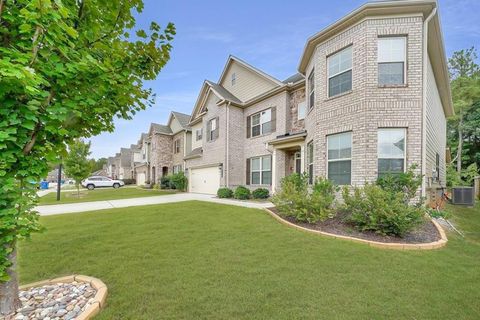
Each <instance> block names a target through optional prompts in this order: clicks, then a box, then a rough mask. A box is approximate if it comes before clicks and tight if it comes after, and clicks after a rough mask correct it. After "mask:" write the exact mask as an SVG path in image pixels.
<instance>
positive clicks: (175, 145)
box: [173, 139, 180, 154]
mask: <svg viewBox="0 0 480 320" xmlns="http://www.w3.org/2000/svg"><path fill="white" fill-rule="evenodd" d="M177 149H178V151H177ZM173 153H175V154H178V153H180V139H176V140H175V141H173Z"/></svg>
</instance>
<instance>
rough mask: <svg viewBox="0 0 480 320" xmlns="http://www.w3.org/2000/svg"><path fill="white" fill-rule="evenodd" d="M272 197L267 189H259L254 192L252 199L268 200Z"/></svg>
mask: <svg viewBox="0 0 480 320" xmlns="http://www.w3.org/2000/svg"><path fill="white" fill-rule="evenodd" d="M269 196H270V191H268V189H265V188H258V189H255V190H253V192H252V197H253V199H267V198H268V197H269Z"/></svg>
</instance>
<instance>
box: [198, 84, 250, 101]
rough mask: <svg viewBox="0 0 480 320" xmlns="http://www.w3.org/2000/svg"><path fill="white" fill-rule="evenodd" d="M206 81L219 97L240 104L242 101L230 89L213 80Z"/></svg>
mask: <svg viewBox="0 0 480 320" xmlns="http://www.w3.org/2000/svg"><path fill="white" fill-rule="evenodd" d="M205 82H206V83H207V84H208V85H209V86H210V88H211V89H212V90H213V91H214V92H215V94H216V95H217V96H218V97H220V98H222V99H224V100H227V101H230V102H233V103H238V104H240V103H242V101H240V99H238V98H237V97H235V96H234V95H233V94H232V93H230V91H228V90H227V89H225V88H224V87H223V86H222V85H220V84H218V83H215V82H212V81H210V80H205Z"/></svg>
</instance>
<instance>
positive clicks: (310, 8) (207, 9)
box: [91, 0, 480, 159]
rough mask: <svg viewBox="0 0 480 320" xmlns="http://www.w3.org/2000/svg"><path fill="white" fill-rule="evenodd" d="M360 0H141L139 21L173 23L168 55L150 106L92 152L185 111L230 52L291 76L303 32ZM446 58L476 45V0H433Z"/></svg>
mask: <svg viewBox="0 0 480 320" xmlns="http://www.w3.org/2000/svg"><path fill="white" fill-rule="evenodd" d="M365 1H366V0H337V1H332V0H316V1H303V0H297V1H278V0H277V1H273V0H269V1H261V0H257V1H252V0H242V1H227V0H223V1H218V0H215V1H210V0H207V1H195V0H188V1H187V0H168V1H167V0H165V1H159V0H144V2H145V9H144V11H143V12H142V13H140V14H138V16H137V26H138V27H139V28H145V29H148V26H149V24H150V22H151V21H155V22H157V23H159V24H160V25H161V26H165V25H166V24H167V23H168V22H173V23H174V24H175V26H176V30H177V34H176V36H175V39H174V40H173V49H172V51H171V58H170V61H169V62H168V63H167V65H166V66H165V67H164V68H163V69H162V70H161V72H160V74H159V75H158V77H157V78H156V80H154V81H148V82H145V84H144V86H145V87H146V88H152V89H153V92H154V93H155V94H156V100H155V104H154V105H153V106H152V107H150V108H148V109H146V110H144V111H142V112H140V113H137V114H136V115H135V117H134V118H133V119H132V120H128V121H127V120H121V119H117V120H116V121H115V126H116V128H115V131H114V132H112V133H102V134H100V135H98V136H96V137H93V138H92V139H91V142H92V145H91V151H92V157H94V158H97V159H98V158H100V157H109V156H113V155H115V153H116V152H119V150H120V148H121V147H128V146H130V145H131V144H135V143H137V141H138V139H139V138H140V134H141V133H142V132H146V131H148V129H149V125H150V123H151V122H156V123H160V124H166V123H167V121H168V117H169V115H170V112H171V111H172V110H175V111H179V112H183V113H187V114H190V113H191V111H192V108H193V105H194V104H195V101H196V99H197V96H198V93H199V91H200V88H201V86H202V84H203V81H204V80H205V79H208V80H211V81H215V82H217V81H218V79H219V77H220V73H221V72H222V70H223V67H224V65H225V62H226V61H227V58H228V56H229V55H230V54H232V55H234V56H237V57H239V58H240V59H242V60H244V61H246V62H248V63H250V64H252V65H254V66H255V67H257V68H259V69H261V70H263V71H264V72H266V73H268V74H270V75H272V76H274V77H276V78H277V79H279V80H284V79H286V78H288V77H289V76H290V75H292V74H295V73H296V72H297V71H296V70H297V66H298V63H299V60H300V55H301V53H302V51H303V47H304V45H305V42H306V40H307V38H308V37H309V36H311V35H313V34H315V33H317V32H318V31H320V30H322V29H323V28H325V27H327V26H328V25H330V24H331V23H334V22H335V21H337V20H338V19H340V18H342V17H343V16H345V15H346V14H348V13H349V12H350V11H352V10H354V9H356V8H357V7H359V6H361V5H362V4H363V3H365ZM439 12H440V20H441V23H442V29H443V30H442V31H443V34H444V41H445V47H446V52H447V56H450V55H451V54H452V53H453V52H454V51H457V50H461V49H465V48H469V47H471V46H475V47H476V48H477V49H478V50H479V51H480V23H479V21H478V20H479V18H480V0H439Z"/></svg>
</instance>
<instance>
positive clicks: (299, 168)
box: [295, 152, 302, 174]
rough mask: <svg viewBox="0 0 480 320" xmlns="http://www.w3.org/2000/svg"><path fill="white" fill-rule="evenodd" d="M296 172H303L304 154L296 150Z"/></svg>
mask: <svg viewBox="0 0 480 320" xmlns="http://www.w3.org/2000/svg"><path fill="white" fill-rule="evenodd" d="M295 173H298V174H302V154H301V153H300V152H295Z"/></svg>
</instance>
